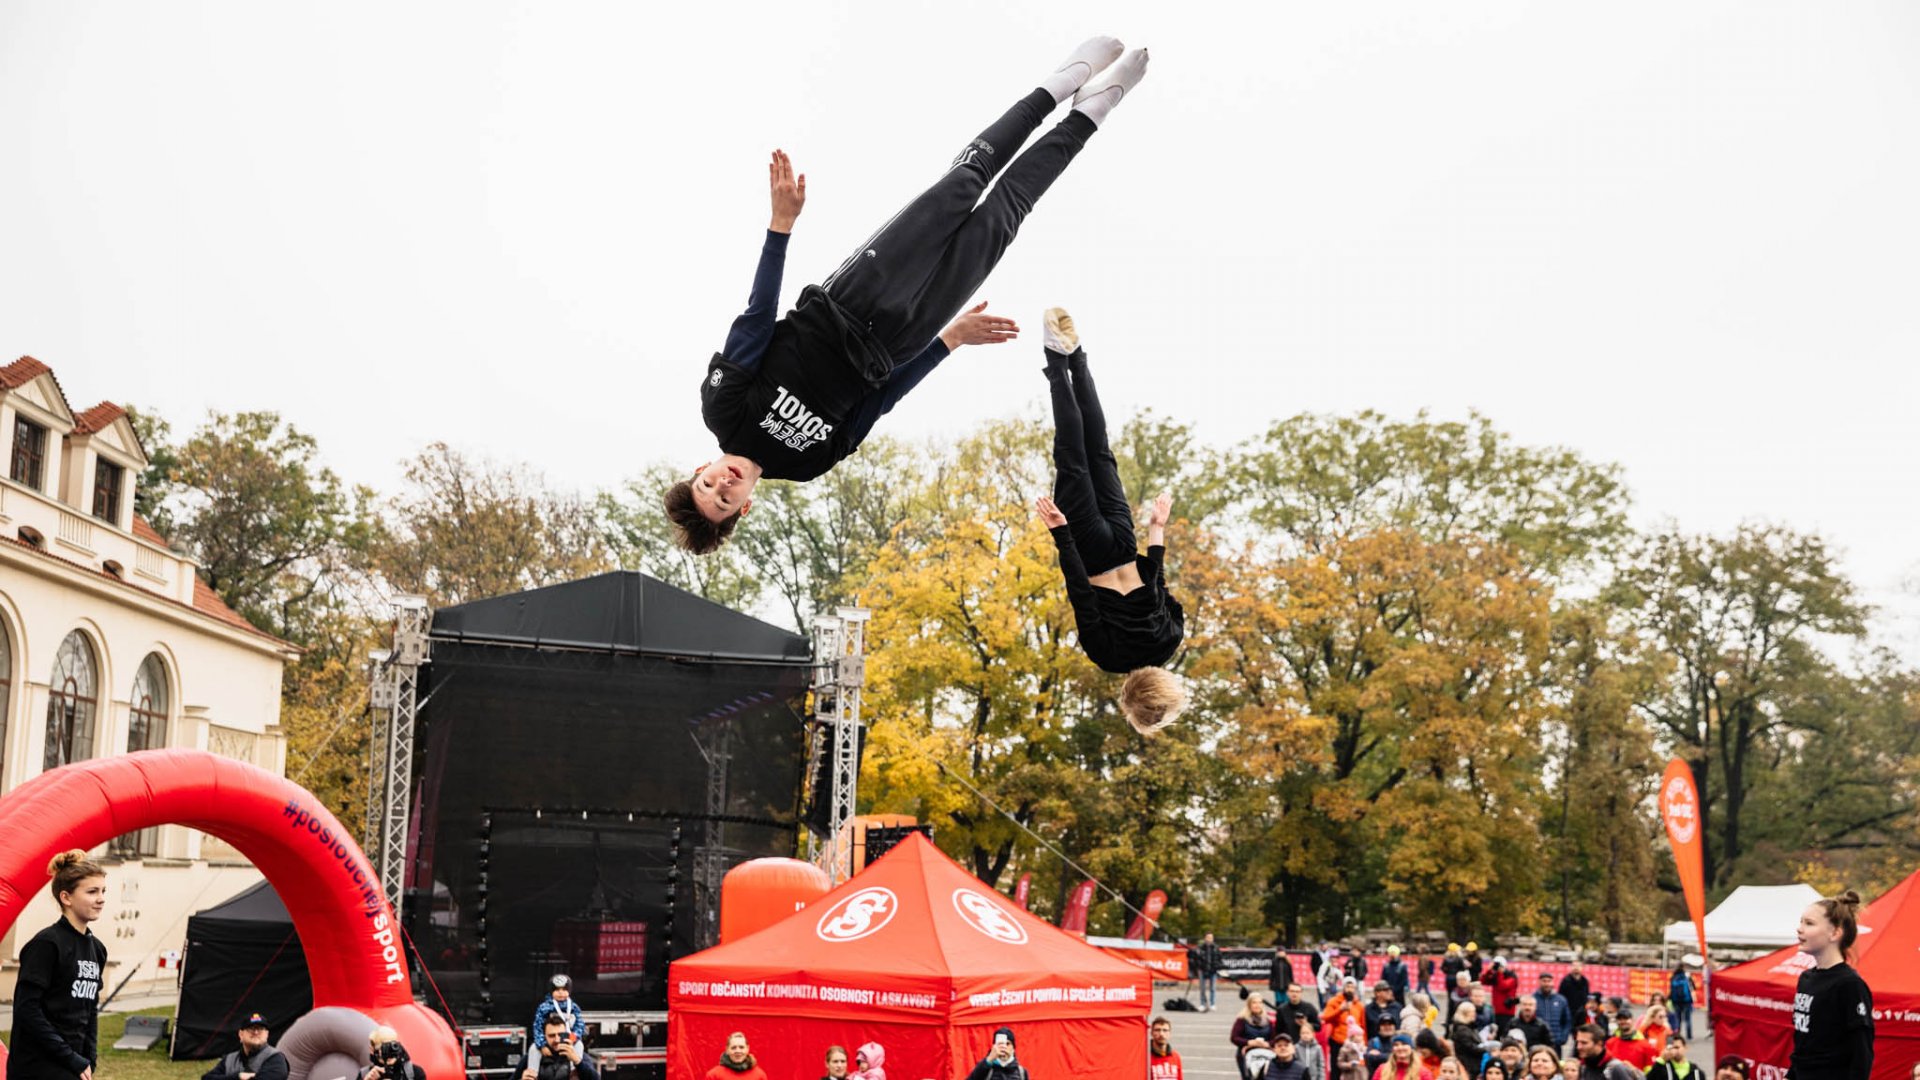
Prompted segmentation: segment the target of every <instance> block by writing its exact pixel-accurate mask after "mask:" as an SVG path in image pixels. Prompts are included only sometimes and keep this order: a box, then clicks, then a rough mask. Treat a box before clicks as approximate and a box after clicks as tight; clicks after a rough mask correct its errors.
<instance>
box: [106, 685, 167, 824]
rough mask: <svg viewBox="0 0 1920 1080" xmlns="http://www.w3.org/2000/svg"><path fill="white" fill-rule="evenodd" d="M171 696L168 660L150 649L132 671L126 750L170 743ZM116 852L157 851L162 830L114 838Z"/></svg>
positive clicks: (149, 748)
mask: <svg viewBox="0 0 1920 1080" xmlns="http://www.w3.org/2000/svg"><path fill="white" fill-rule="evenodd" d="M170 701H171V699H169V698H168V697H167V668H166V662H165V661H163V660H161V659H160V654H159V653H148V654H147V658H146V659H145V660H142V661H140V670H138V671H136V672H134V673H133V697H132V698H131V699H130V700H129V701H128V705H129V706H131V708H130V709H129V710H128V722H127V752H128V753H132V752H133V751H135V750H158V749H160V748H162V747H164V746H166V745H167V716H168V708H169V704H170ZM113 853H114V854H116V855H122V856H138V855H158V854H159V853H160V830H159V829H158V828H151V829H141V830H140V831H139V832H133V833H128V834H127V835H125V836H122V837H118V838H116V839H115V840H114V842H113Z"/></svg>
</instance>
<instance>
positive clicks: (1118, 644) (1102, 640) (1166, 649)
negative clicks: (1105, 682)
mask: <svg viewBox="0 0 1920 1080" xmlns="http://www.w3.org/2000/svg"><path fill="white" fill-rule="evenodd" d="M1050 531H1051V532H1052V533H1053V542H1054V545H1055V546H1056V547H1058V548H1059V549H1060V572H1061V573H1062V574H1063V575H1065V577H1066V579H1067V601H1068V603H1070V604H1072V605H1073V621H1074V627H1075V629H1076V630H1078V632H1079V635H1080V649H1081V651H1082V652H1085V653H1086V654H1087V659H1089V660H1092V661H1093V662H1094V663H1095V664H1096V665H1098V666H1099V668H1100V670H1102V671H1107V672H1111V673H1113V674H1115V675H1125V674H1126V673H1127V672H1129V671H1132V670H1133V669H1135V668H1143V667H1158V666H1159V665H1161V664H1164V663H1166V662H1167V661H1168V660H1171V659H1173V654H1174V651H1175V650H1177V649H1179V648H1180V641H1181V639H1182V638H1184V637H1186V634H1187V613H1186V611H1185V610H1183V609H1182V608H1181V607H1180V601H1178V600H1175V599H1174V598H1173V597H1172V596H1171V595H1170V594H1169V593H1168V592H1167V577H1166V574H1165V573H1164V572H1163V571H1162V568H1161V564H1162V563H1163V562H1164V561H1165V559H1166V555H1167V549H1166V545H1164V544H1154V545H1153V546H1151V547H1149V548H1147V553H1146V554H1145V555H1136V556H1134V565H1135V566H1136V567H1137V568H1138V569H1139V571H1140V587H1139V588H1138V589H1135V590H1133V591H1132V592H1130V593H1119V592H1115V591H1114V590H1112V589H1103V588H1100V587H1099V586H1097V585H1095V584H1093V583H1092V582H1091V581H1089V580H1087V566H1086V564H1085V563H1084V562H1082V561H1081V560H1080V551H1079V549H1078V548H1076V547H1075V546H1074V543H1073V533H1072V532H1071V531H1069V527H1068V526H1065V525H1061V526H1059V527H1058V528H1055V529H1052V530H1050Z"/></svg>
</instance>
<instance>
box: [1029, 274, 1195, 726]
mask: <svg viewBox="0 0 1920 1080" xmlns="http://www.w3.org/2000/svg"><path fill="white" fill-rule="evenodd" d="M1045 338H1046V353H1047V366H1046V368H1045V370H1046V375H1047V390H1048V392H1049V393H1050V394H1051V396H1052V398H1053V471H1054V475H1053V496H1052V497H1051V498H1049V497H1047V496H1045V495H1043V496H1041V497H1040V498H1039V499H1037V500H1035V502H1034V508H1035V509H1036V510H1038V511H1039V513H1040V520H1041V521H1042V522H1043V523H1044V524H1045V525H1046V526H1047V530H1048V531H1049V532H1051V533H1052V534H1053V542H1054V545H1055V546H1057V547H1058V548H1059V549H1060V572H1061V573H1062V574H1064V575H1066V579H1067V600H1068V601H1069V602H1070V603H1071V604H1072V605H1073V621H1074V627H1075V629H1076V631H1077V632H1078V634H1079V637H1080V648H1081V649H1082V650H1083V651H1085V652H1086V654H1087V659H1089V660H1092V661H1093V662H1094V663H1095V664H1096V665H1098V666H1099V667H1100V669H1101V670H1103V671H1108V672H1112V673H1113V674H1115V675H1125V676H1126V681H1125V682H1123V683H1122V684H1121V686H1120V712H1121V714H1122V715H1124V716H1125V717H1126V718H1127V722H1128V723H1129V724H1132V725H1133V727H1134V729H1135V730H1136V731H1139V732H1140V733H1141V734H1143V735H1145V734H1150V733H1152V732H1155V731H1158V730H1160V729H1161V728H1163V727H1166V726H1167V725H1168V724H1171V723H1173V721H1174V720H1175V719H1177V718H1178V717H1179V715H1180V713H1181V711H1182V710H1183V709H1185V708H1186V706H1187V691H1186V686H1185V684H1184V683H1182V682H1181V680H1180V678H1179V676H1177V675H1175V674H1173V673H1172V672H1170V671H1168V670H1167V669H1166V668H1164V667H1162V666H1161V665H1162V664H1165V663H1166V662H1167V661H1169V660H1171V659H1173V654H1174V653H1175V652H1176V651H1177V650H1178V649H1179V648H1180V642H1181V639H1182V638H1184V637H1185V636H1186V632H1187V631H1186V612H1185V611H1183V610H1182V609H1181V607H1180V601H1178V600H1175V599H1174V598H1173V596H1172V594H1170V593H1168V592H1167V577H1166V571H1165V569H1164V563H1165V561H1166V554H1167V540H1166V525H1167V514H1168V513H1169V511H1171V510H1172V509H1173V497H1172V496H1171V495H1169V494H1168V493H1166V492H1161V493H1160V495H1159V496H1158V497H1157V498H1155V499H1154V500H1153V505H1152V507H1151V508H1149V509H1148V511H1147V553H1146V554H1145V555H1142V554H1140V551H1139V546H1138V541H1136V540H1135V539H1134V535H1133V506H1132V504H1130V503H1129V502H1128V501H1127V491H1126V489H1125V488H1124V487H1122V486H1121V484H1120V467H1119V464H1118V463H1117V462H1116V461H1114V458H1113V450H1112V449H1111V448H1110V447H1109V446H1108V445H1107V417H1106V413H1105V412H1103V411H1102V410H1101V408H1100V395H1099V393H1098V392H1097V391H1096V390H1095V389H1094V385H1093V375H1092V374H1091V373H1090V372H1088V370H1087V354H1086V351H1085V350H1083V349H1082V348H1081V347H1080V336H1079V333H1078V331H1076V330H1075V329H1074V325H1073V319H1072V317H1070V316H1069V315H1068V314H1067V313H1066V312H1065V311H1063V310H1061V309H1060V308H1051V309H1049V310H1048V311H1047V315H1046V328H1045ZM1088 567H1100V569H1099V570H1098V571H1092V572H1090V571H1089V570H1088Z"/></svg>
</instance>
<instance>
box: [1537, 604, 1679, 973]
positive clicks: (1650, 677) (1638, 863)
mask: <svg viewBox="0 0 1920 1080" xmlns="http://www.w3.org/2000/svg"><path fill="white" fill-rule="evenodd" d="M1621 622H1622V619H1621V617H1620V613H1619V612H1618V611H1617V610H1616V609H1614V608H1612V607H1610V606H1608V605H1607V604H1605V603H1601V602H1589V603H1584V604H1571V605H1567V606H1566V607H1564V608H1562V609H1561V610H1560V611H1559V612H1557V613H1556V614H1555V618H1554V633H1553V653H1552V656H1553V663H1552V668H1551V670H1550V674H1549V684H1550V686H1551V687H1552V688H1553V692H1554V693H1555V695H1556V697H1557V698H1558V702H1557V706H1556V709H1555V714H1554V719H1553V723H1552V725H1551V728H1550V735H1549V738H1548V741H1547V747H1548V755H1547V756H1548V764H1549V772H1550V774H1551V778H1552V785H1551V787H1550V788H1549V789H1548V790H1546V791H1544V792H1543V793H1542V794H1543V805H1542V810H1541V818H1542V824H1543V826H1544V827H1543V829H1542V832H1543V833H1545V834H1546V837H1547V839H1546V844H1547V851H1548V854H1549V857H1550V859H1551V870H1550V871H1549V873H1548V875H1547V879H1546V881H1545V882H1544V884H1545V885H1547V886H1548V887H1549V888H1550V889H1551V890H1552V892H1553V908H1554V912H1553V923H1554V927H1555V929H1556V930H1557V931H1558V933H1559V935H1560V937H1561V938H1563V939H1572V938H1574V937H1575V936H1576V931H1577V930H1578V929H1579V928H1580V927H1583V926H1588V925H1598V926H1600V927H1602V928H1604V929H1605V931H1606V933H1607V937H1608V939H1609V940H1613V941H1624V940H1632V939H1634V938H1636V937H1641V936H1644V935H1646V934H1648V933H1650V932H1651V931H1652V930H1653V929H1654V928H1655V923H1656V921H1657V917H1658V915H1659V901H1660V896H1661V893H1660V892H1659V890H1658V888H1657V881H1656V878H1657V875H1656V873H1655V866H1654V844H1653V836H1654V834H1655V833H1656V832H1657V831H1658V830H1659V825H1658V824H1657V823H1656V822H1655V821H1654V820H1653V817H1652V814H1651V813H1650V810H1649V807H1650V806H1651V805H1652V798H1653V793H1654V788H1655V787H1656V786H1657V784H1658V782H1659V776H1660V772H1661V767H1660V763H1659V759H1658V757H1657V756H1656V755H1655V753H1654V747H1653V733H1652V732H1651V731H1649V730H1648V729H1647V725H1646V722H1645V720H1644V719H1643V718H1642V717H1641V716H1640V714H1639V706H1640V704H1641V703H1643V702H1645V701H1647V700H1648V699H1649V698H1651V697H1652V695H1653V694H1654V693H1655V691H1656V690H1657V688H1658V687H1659V685H1660V683H1661V679H1662V678H1663V676H1664V671H1663V669H1662V667H1661V665H1660V662H1659V658H1658V657H1655V658H1652V659H1649V658H1648V657H1647V656H1646V655H1645V654H1644V652H1643V651H1642V649H1641V646H1640V643H1639V641H1638V640H1637V639H1635V638H1634V637H1632V636H1631V635H1630V634H1628V633H1627V632H1626V631H1625V630H1624V628H1623V627H1622V626H1621V625H1620V624H1621Z"/></svg>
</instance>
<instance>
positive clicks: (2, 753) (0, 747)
mask: <svg viewBox="0 0 1920 1080" xmlns="http://www.w3.org/2000/svg"><path fill="white" fill-rule="evenodd" d="M11 704H13V642H12V641H11V640H10V639H8V637H7V624H6V623H4V622H0V776H5V775H6V768H7V707H8V706H9V705H11Z"/></svg>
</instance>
